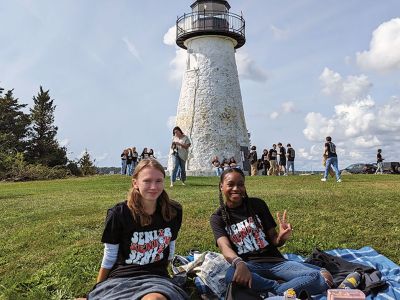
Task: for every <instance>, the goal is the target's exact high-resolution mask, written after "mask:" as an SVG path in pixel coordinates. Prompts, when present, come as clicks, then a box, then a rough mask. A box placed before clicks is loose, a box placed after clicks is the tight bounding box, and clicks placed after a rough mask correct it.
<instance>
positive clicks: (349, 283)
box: [338, 272, 361, 289]
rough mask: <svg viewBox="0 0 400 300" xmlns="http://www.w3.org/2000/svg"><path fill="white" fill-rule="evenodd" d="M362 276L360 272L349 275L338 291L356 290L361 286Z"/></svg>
mask: <svg viewBox="0 0 400 300" xmlns="http://www.w3.org/2000/svg"><path fill="white" fill-rule="evenodd" d="M360 281H361V274H360V273H358V272H353V273H350V274H349V275H347V277H346V278H345V279H344V280H343V282H342V283H341V284H339V286H338V289H355V288H357V286H358V285H359V284H360Z"/></svg>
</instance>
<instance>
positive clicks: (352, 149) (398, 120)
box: [303, 74, 400, 158]
mask: <svg viewBox="0 0 400 300" xmlns="http://www.w3.org/2000/svg"><path fill="white" fill-rule="evenodd" d="M335 77H336V78H339V77H340V75H339V74H337V76H335ZM304 120H305V123H306V128H305V129H304V130H303V134H304V136H305V137H306V138H307V139H308V140H310V141H314V142H317V141H319V142H322V141H323V140H324V138H325V137H326V136H328V135H330V136H332V137H333V138H334V140H335V142H336V143H337V144H339V145H340V146H341V148H342V151H344V152H343V153H346V155H348V156H350V157H353V158H357V157H358V156H357V155H358V154H357V155H356V154H355V153H356V152H359V153H362V151H361V150H362V149H370V148H374V147H378V146H379V147H381V146H382V145H392V146H391V147H393V145H397V146H394V147H399V146H400V135H399V134H398V133H399V132H400V99H399V98H398V97H392V98H391V99H390V100H389V101H388V102H387V103H385V104H384V105H377V104H376V103H375V101H374V100H373V99H372V98H371V96H366V97H365V98H364V99H360V100H355V101H352V102H351V103H342V104H338V105H336V106H335V107H334V114H333V115H332V116H331V117H325V116H323V115H322V114H321V113H317V112H310V113H308V114H307V115H306V117H305V119H304ZM350 141H351V142H350ZM360 155H361V154H360Z"/></svg>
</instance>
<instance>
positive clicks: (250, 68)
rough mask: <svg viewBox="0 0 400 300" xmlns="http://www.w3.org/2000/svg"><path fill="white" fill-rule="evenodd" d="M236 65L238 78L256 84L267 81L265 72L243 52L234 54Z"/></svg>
mask: <svg viewBox="0 0 400 300" xmlns="http://www.w3.org/2000/svg"><path fill="white" fill-rule="evenodd" d="M236 64H237V68H238V73H239V77H241V78H243V79H247V80H251V81H256V82H265V81H267V79H268V76H267V73H266V71H264V70H263V69H262V68H261V67H259V66H258V65H257V64H256V62H255V61H254V60H253V59H251V58H250V56H249V55H248V54H247V53H246V52H244V51H238V52H236Z"/></svg>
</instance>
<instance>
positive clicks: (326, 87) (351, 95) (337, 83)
mask: <svg viewBox="0 0 400 300" xmlns="http://www.w3.org/2000/svg"><path fill="white" fill-rule="evenodd" d="M319 80H320V81H321V83H322V93H324V94H325V95H329V96H338V97H339V98H340V100H342V101H345V102H351V101H354V100H357V99H362V98H363V97H365V96H366V95H367V94H368V92H369V90H370V88H371V87H372V83H371V82H370V81H369V79H368V77H367V76H365V75H363V74H362V75H359V76H348V77H347V78H346V79H343V78H342V76H341V75H340V74H339V73H337V72H334V71H332V70H330V69H329V68H326V67H325V68H324V70H323V71H322V73H321V75H320V77H319Z"/></svg>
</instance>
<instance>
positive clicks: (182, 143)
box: [170, 126, 191, 187]
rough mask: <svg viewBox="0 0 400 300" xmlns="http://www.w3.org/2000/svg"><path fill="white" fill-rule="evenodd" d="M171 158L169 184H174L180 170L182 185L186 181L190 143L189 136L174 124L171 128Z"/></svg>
mask: <svg viewBox="0 0 400 300" xmlns="http://www.w3.org/2000/svg"><path fill="white" fill-rule="evenodd" d="M172 135H173V139H172V146H171V148H172V159H173V169H172V175H171V185H170V187H173V186H174V183H175V181H176V177H177V174H178V171H179V170H180V179H181V182H182V184H183V185H185V181H186V166H185V165H186V160H187V158H188V155H189V147H190V145H191V143H190V140H189V138H188V137H187V136H186V135H184V134H183V132H182V130H181V129H180V128H179V127H178V126H176V127H175V128H174V129H173V130H172Z"/></svg>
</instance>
